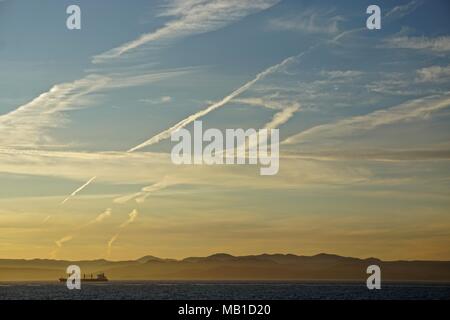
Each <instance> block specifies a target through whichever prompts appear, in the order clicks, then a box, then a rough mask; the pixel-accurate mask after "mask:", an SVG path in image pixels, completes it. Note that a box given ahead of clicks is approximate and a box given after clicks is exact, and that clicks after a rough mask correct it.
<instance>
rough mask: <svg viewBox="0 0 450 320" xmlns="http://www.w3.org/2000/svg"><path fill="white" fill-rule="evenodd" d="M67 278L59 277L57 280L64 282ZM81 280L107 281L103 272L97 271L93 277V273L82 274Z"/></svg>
mask: <svg viewBox="0 0 450 320" xmlns="http://www.w3.org/2000/svg"><path fill="white" fill-rule="evenodd" d="M66 281H67V278H59V282H66ZM81 281H82V282H106V281H109V280H108V278H107V277H106V276H105V274H104V273H99V274H97V276H96V277H95V278H94V275H93V274H92V273H91V276H90V277H86V274H83V278H81Z"/></svg>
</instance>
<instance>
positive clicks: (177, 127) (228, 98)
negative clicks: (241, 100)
mask: <svg viewBox="0 0 450 320" xmlns="http://www.w3.org/2000/svg"><path fill="white" fill-rule="evenodd" d="M313 47H314V46H313ZM313 47H310V48H309V49H307V50H305V51H303V52H302V53H300V54H299V55H296V56H292V57H289V58H286V59H284V60H283V61H281V62H280V63H278V64H275V65H273V66H271V67H269V68H267V69H266V70H264V71H262V72H260V73H259V74H257V75H256V77H255V78H253V79H252V80H250V81H249V82H247V83H245V84H244V85H243V86H241V87H240V88H238V89H236V90H235V91H233V92H232V93H230V94H229V95H227V96H225V97H224V98H223V99H222V100H220V101H218V102H215V103H213V104H211V105H210V106H209V107H207V108H206V109H203V110H201V111H198V112H197V113H194V114H192V115H190V116H188V117H187V118H185V119H183V120H181V121H179V122H178V123H177V124H175V125H174V126H172V127H170V128H169V129H166V130H164V131H162V132H160V133H158V134H157V135H155V136H153V137H151V138H150V139H148V140H147V141H144V142H143V143H141V144H139V145H137V146H135V147H133V148H131V149H129V150H128V152H135V151H137V150H140V149H142V148H145V147H148V146H151V145H153V144H156V143H158V142H160V141H161V140H164V139H168V138H169V137H170V136H171V134H172V133H173V132H175V131H177V130H180V129H181V128H184V127H185V126H187V125H189V124H191V123H192V122H194V121H195V120H197V119H199V118H201V117H204V116H206V115H207V114H209V113H210V112H212V111H214V110H216V109H219V108H221V107H223V106H225V105H226V104H228V103H229V102H231V101H232V100H233V99H235V98H237V97H238V96H240V95H241V94H242V93H244V92H246V91H247V90H248V89H250V88H251V87H252V86H253V85H254V84H255V83H257V82H258V81H260V80H262V79H264V78H265V77H267V76H268V75H270V74H272V73H274V72H276V71H278V70H279V69H280V68H282V67H284V66H286V65H287V64H289V63H291V62H293V61H295V60H297V59H299V58H301V57H302V56H303V55H304V54H306V53H307V52H309V51H310V50H311V48H313Z"/></svg>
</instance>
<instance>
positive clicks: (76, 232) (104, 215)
mask: <svg viewBox="0 0 450 320" xmlns="http://www.w3.org/2000/svg"><path fill="white" fill-rule="evenodd" d="M111 212H112V210H111V208H108V209H106V210H105V211H104V212H102V213H100V214H99V215H98V216H97V217H96V218H95V219H92V220H91V221H89V222H87V223H85V224H83V225H81V226H79V227H78V228H75V229H74V230H73V231H72V232H71V233H70V234H68V235H66V236H64V237H62V238H61V239H59V240H56V241H55V244H56V248H55V249H54V250H53V251H52V252H50V256H51V257H52V258H54V257H56V254H57V253H58V252H59V250H60V249H62V247H63V245H64V243H65V242H68V241H71V240H73V238H74V237H75V236H77V235H79V233H80V232H81V230H82V229H84V228H86V227H88V226H90V225H92V224H96V223H100V222H103V220H105V219H106V218H109V217H110V216H111ZM48 218H50V216H49V217H48Z"/></svg>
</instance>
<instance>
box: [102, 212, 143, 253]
mask: <svg viewBox="0 0 450 320" xmlns="http://www.w3.org/2000/svg"><path fill="white" fill-rule="evenodd" d="M138 214H139V212H138V211H137V210H136V209H134V210H133V211H131V212H130V213H129V214H128V219H127V220H126V221H124V222H123V223H122V224H121V225H120V226H119V231H118V232H117V233H116V234H115V235H113V236H112V237H111V239H109V241H108V246H107V256H108V257H109V256H111V250H112V246H113V244H114V242H115V241H116V240H117V239H118V238H119V236H120V234H121V233H122V231H123V230H124V229H125V228H126V227H127V226H128V225H129V224H130V223H133V222H134V220H136V218H137V216H138Z"/></svg>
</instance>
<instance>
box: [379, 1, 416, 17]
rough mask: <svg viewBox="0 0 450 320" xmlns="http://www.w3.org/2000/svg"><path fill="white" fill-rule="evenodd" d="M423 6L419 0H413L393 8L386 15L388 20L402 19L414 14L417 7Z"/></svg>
mask: <svg viewBox="0 0 450 320" xmlns="http://www.w3.org/2000/svg"><path fill="white" fill-rule="evenodd" d="M422 4H423V1H421V0H413V1H411V2H408V3H407V4H404V5H399V6H395V7H394V8H392V9H391V10H389V11H388V12H387V13H386V17H388V18H402V17H404V16H407V15H409V14H410V13H412V12H414V11H415V10H416V9H417V8H418V7H420V6H421V5H422Z"/></svg>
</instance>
